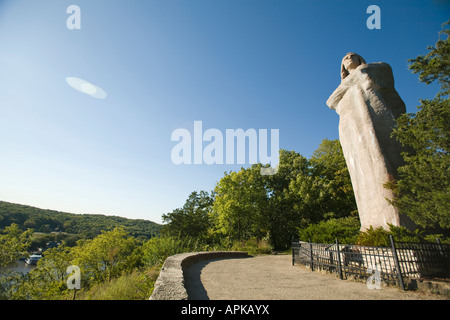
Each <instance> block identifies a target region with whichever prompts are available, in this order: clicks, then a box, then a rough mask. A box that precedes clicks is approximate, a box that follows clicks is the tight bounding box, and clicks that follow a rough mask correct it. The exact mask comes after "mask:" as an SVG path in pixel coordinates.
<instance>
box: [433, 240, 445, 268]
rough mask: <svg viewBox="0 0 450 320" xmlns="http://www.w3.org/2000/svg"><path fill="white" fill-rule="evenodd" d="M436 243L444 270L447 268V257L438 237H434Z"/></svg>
mask: <svg viewBox="0 0 450 320" xmlns="http://www.w3.org/2000/svg"><path fill="white" fill-rule="evenodd" d="M436 243H437V245H438V247H439V251H440V257H441V259H442V264H443V266H444V268H445V270H448V265H447V257H446V255H445V251H444V248H443V247H442V244H441V240H439V238H436Z"/></svg>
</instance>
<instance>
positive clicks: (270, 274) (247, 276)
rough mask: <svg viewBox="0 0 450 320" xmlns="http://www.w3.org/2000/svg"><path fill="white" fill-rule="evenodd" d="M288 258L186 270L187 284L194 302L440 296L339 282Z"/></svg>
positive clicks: (261, 258)
mask: <svg viewBox="0 0 450 320" xmlns="http://www.w3.org/2000/svg"><path fill="white" fill-rule="evenodd" d="M291 261H292V260H291V256H289V255H266V256H256V257H250V258H240V259H217V260H208V261H202V262H198V263H195V264H193V265H191V266H189V267H188V268H186V269H185V272H184V276H185V283H186V289H187V292H188V295H189V298H190V299H192V300H311V299H314V300H329V299H333V300H361V299H362V300H373V299H375V300H418V299H419V300H425V299H426V300H429V299H444V298H443V297H441V296H438V295H430V294H424V293H418V292H405V291H401V290H399V289H397V288H393V287H390V288H388V287H385V286H382V288H381V289H380V290H376V289H373V290H371V289H369V288H367V286H366V284H365V283H361V282H355V281H351V280H340V279H339V278H338V277H336V276H334V275H330V274H322V273H319V272H311V271H310V270H309V269H308V268H306V267H304V266H298V265H295V266H292V262H291Z"/></svg>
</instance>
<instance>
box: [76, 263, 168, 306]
mask: <svg viewBox="0 0 450 320" xmlns="http://www.w3.org/2000/svg"><path fill="white" fill-rule="evenodd" d="M158 275H159V269H158V268H151V269H146V270H144V271H140V270H137V269H136V270H134V271H133V272H131V273H124V274H122V275H121V276H120V277H118V278H116V279H113V280H112V281H111V282H108V283H105V282H104V283H99V284H96V285H94V286H92V288H90V289H89V290H82V291H81V292H79V293H77V295H76V299H78V300H148V299H149V298H150V296H151V294H152V291H153V286H154V284H155V281H156V279H157V278H158Z"/></svg>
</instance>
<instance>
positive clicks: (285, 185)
mask: <svg viewBox="0 0 450 320" xmlns="http://www.w3.org/2000/svg"><path fill="white" fill-rule="evenodd" d="M261 168H262V165H261V164H254V165H252V166H251V167H249V168H242V169H241V170H240V171H237V172H234V171H232V172H228V173H226V174H225V176H224V177H223V178H222V179H221V180H220V181H219V182H218V183H217V185H216V187H215V189H214V190H213V191H211V192H207V191H200V192H193V193H191V195H190V196H189V198H188V199H187V201H186V203H185V205H184V206H183V207H182V208H179V209H176V210H174V211H172V212H170V213H167V214H164V215H163V221H164V222H166V223H167V224H166V225H164V226H163V228H162V232H163V233H164V234H168V235H177V236H182V237H183V236H185V237H194V238H198V239H201V240H202V241H204V242H205V243H210V244H216V243H223V242H227V241H228V242H233V241H235V240H237V241H242V240H248V239H251V238H255V239H260V240H265V241H267V242H268V243H270V245H271V246H272V247H273V248H274V249H277V250H280V249H286V248H288V247H289V246H290V243H291V239H292V236H296V235H297V234H298V230H299V229H301V228H306V227H307V226H309V225H311V224H314V223H318V222H320V221H323V220H329V219H339V218H345V217H357V209H356V203H355V198H354V194H353V189H352V185H351V181H350V176H349V173H348V169H347V166H346V163H345V159H344V156H343V153H342V149H341V146H340V143H339V141H338V140H332V141H331V140H327V139H325V140H323V141H322V143H321V145H320V146H319V148H318V149H317V150H316V151H315V152H314V153H313V155H312V157H311V158H310V159H307V158H305V157H304V156H302V155H300V154H298V153H296V152H294V151H287V150H280V161H279V166H278V172H277V173H276V174H275V175H261ZM357 223H358V222H357Z"/></svg>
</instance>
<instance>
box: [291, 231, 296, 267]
mask: <svg viewBox="0 0 450 320" xmlns="http://www.w3.org/2000/svg"><path fill="white" fill-rule="evenodd" d="M291 245H292V265H295V252H294V250H295V249H294V236H292V242H291Z"/></svg>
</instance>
